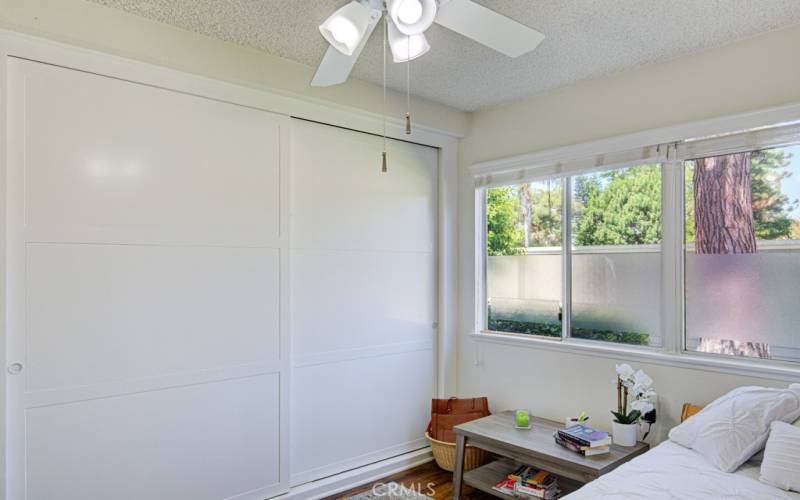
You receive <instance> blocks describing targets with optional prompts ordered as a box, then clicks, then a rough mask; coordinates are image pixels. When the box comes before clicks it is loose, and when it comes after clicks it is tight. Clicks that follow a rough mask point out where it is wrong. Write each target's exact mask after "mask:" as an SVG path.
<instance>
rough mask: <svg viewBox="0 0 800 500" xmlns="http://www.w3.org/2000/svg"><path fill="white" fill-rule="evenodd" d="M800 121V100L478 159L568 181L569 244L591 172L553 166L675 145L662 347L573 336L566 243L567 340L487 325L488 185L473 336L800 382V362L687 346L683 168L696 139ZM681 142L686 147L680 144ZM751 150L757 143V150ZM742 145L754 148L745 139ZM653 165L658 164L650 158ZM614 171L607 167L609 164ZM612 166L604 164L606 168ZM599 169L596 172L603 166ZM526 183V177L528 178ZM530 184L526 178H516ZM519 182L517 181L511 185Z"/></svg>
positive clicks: (666, 166) (479, 167)
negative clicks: (579, 192) (576, 186)
mask: <svg viewBox="0 0 800 500" xmlns="http://www.w3.org/2000/svg"><path fill="white" fill-rule="evenodd" d="M798 121H800V104H797V105H790V106H782V107H778V108H770V109H766V110H761V111H757V112H752V113H745V114H739V115H732V116H727V117H722V118H717V119H712V120H705V121H701V122H694V123H689V124H685V125H678V126H673V127H666V128H662V129H656V130H650V131H646V132H640V133H636V134H630V135H626V136H620V137H615V138H610V139H605V140H601V141H594V142H589V143H583V144H578V145H574V146H568V147H563V148H558V149H553V150H548V151H543V152H540V153H534V154H528V155H522V156H517V157H512V158H505V159H500V160H496V161H489V162H483V163H478V164H475V165H473V166H472V168H471V173H472V175H473V177H474V178H475V179H476V184H478V183H477V180H478V179H485V178H487V177H491V176H503V175H505V176H506V177H508V175H509V173H510V172H514V171H520V170H522V169H524V171H525V172H526V173H528V174H530V173H531V172H536V171H537V167H536V166H537V165H541V166H542V167H541V174H542V175H541V177H551V178H559V177H560V178H561V179H562V182H563V183H564V184H563V189H564V196H563V201H564V207H563V211H562V224H563V227H562V234H563V238H564V239H563V240H562V241H570V238H569V231H570V230H571V226H570V220H569V216H568V215H569V211H568V210H567V208H568V207H567V204H568V203H569V200H570V196H568V193H569V183H570V177H571V176H574V175H579V174H581V173H582V172H586V171H591V170H592V169H589V168H587V169H580V168H576V169H571V170H568V171H567V170H565V171H563V172H558V171H557V170H556V171H553V167H552V165H554V164H556V165H559V166H560V165H562V164H569V163H570V162H571V163H573V164H580V163H585V162H584V161H583V160H585V159H586V158H592V157H596V156H601V157H602V156H603V155H612V154H613V153H614V152H619V151H625V150H634V149H636V148H644V147H647V146H650V145H653V144H662V145H667V146H669V147H668V148H667V151H666V154H665V155H663V156H662V157H661V158H660V160H659V161H658V163H660V165H661V172H662V174H661V175H662V243H661V252H662V260H661V261H662V266H661V267H662V269H661V271H662V272H661V287H662V296H661V339H662V345H661V346H660V347H649V346H633V345H626V344H619V343H613V342H604V341H593V340H584V339H575V338H571V337H570V336H569V326H570V325H569V321H570V311H569V310H568V309H569V304H570V300H569V295H570V294H571V290H570V288H571V279H570V278H571V275H570V273H571V265H570V258H571V254H572V252H571V251H569V250H570V249H569V247H568V246H567V245H563V244H562V302H563V308H564V309H563V321H562V337H561V338H547V337H539V336H532V335H525V334H515V333H498V332H491V331H487V330H485V329H484V325H486V319H487V300H486V299H487V297H486V286H485V285H486V257H487V255H486V224H485V221H486V189H487V187H485V186H480V185H476V188H475V212H474V214H475V218H474V222H475V226H474V228H475V248H474V251H475V254H474V255H475V316H474V328H473V331H472V332H471V333H470V336H471V338H472V339H473V340H474V341H476V342H489V343H497V344H505V345H512V346H516V347H527V348H534V349H544V350H552V351H560V352H570V353H576V354H585V355H591V356H600V357H607V358H613V359H615V360H624V361H628V362H647V363H654V364H663V365H668V366H679V367H687V368H702V369H705V370H708V371H715V372H721V373H729V374H736V375H745V376H753V377H761V378H768V379H773V380H775V379H777V380H787V381H794V382H796V381H797V380H798V379H800V363H798V362H791V361H780V360H762V359H756V358H741V357H734V356H729V355H720V354H711V353H701V352H697V351H688V350H686V345H685V343H686V340H685V339H686V336H685V320H684V318H685V304H684V296H685V287H684V259H685V252H684V246H685V245H684V227H683V222H684V221H683V218H684V168H683V160H684V159H683V157H682V156H680V155H679V154H678V152H679V151H681V150H682V149H684V148H685V146H683V144H684V143H683V141H685V140H687V139H688V138H694V137H711V136H717V135H722V134H733V133H736V132H739V131H744V130H751V129H757V128H761V127H770V126H774V125H776V124H781V123H791V122H798ZM679 145H680V146H679ZM750 149H752V148H750ZM740 150H748V146H747V145H746V144H743V145H742V147H741V148H740ZM643 163H652V162H643ZM613 168H615V166H614V165H608V167H607V169H613ZM605 169H606V168H604V170H605ZM594 170H597V169H596V168H595V169H594ZM526 180H527V179H526ZM520 182H524V181H523V180H520V181H517V182H516V183H520ZM506 184H507V185H508V184H514V182H510V183H506Z"/></svg>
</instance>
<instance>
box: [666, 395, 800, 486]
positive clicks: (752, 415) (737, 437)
mask: <svg viewBox="0 0 800 500" xmlns="http://www.w3.org/2000/svg"><path fill="white" fill-rule="evenodd" d="M798 417H800V384H792V385H790V386H789V388H788V389H770V388H767V387H739V388H738V389H734V390H732V391H731V392H729V393H728V394H725V395H724V396H722V397H721V398H719V399H717V400H715V401H714V402H713V403H711V404H709V405H708V406H706V407H705V408H703V410H702V411H700V413H698V414H696V415H694V416H692V417H691V418H689V419H687V420H686V421H685V422H683V423H682V424H681V425H679V426H677V427H674V428H673V429H672V430H671V431H670V432H669V439H670V440H671V441H673V442H675V443H678V444H680V445H683V446H685V447H687V448H691V449H693V450H695V451H696V452H698V453H700V454H701V455H703V456H704V457H705V458H706V460H708V461H709V462H710V463H712V464H713V465H714V466H716V467H717V468H718V469H719V470H721V471H723V472H733V471H735V470H736V469H738V468H739V466H740V465H742V464H743V463H744V462H746V461H747V459H748V458H750V457H752V456H753V455H754V454H755V453H756V452H757V451H759V450H760V449H761V448H763V447H764V443H765V442H766V441H767V436H768V435H769V426H770V424H771V423H772V422H774V421H775V420H780V421H781V422H793V421H794V420H795V419H797V418H798Z"/></svg>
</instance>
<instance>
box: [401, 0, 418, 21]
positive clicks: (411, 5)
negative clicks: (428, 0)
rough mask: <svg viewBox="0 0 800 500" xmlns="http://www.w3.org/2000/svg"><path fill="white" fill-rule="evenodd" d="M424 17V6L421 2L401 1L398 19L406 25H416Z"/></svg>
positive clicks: (414, 0)
mask: <svg viewBox="0 0 800 500" xmlns="http://www.w3.org/2000/svg"><path fill="white" fill-rule="evenodd" d="M421 17H422V4H421V3H420V1H419V0H400V3H399V5H398V6H397V18H398V19H399V20H400V21H401V22H402V23H404V24H414V23H416V22H417V21H419V20H420V18H421Z"/></svg>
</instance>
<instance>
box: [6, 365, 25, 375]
mask: <svg viewBox="0 0 800 500" xmlns="http://www.w3.org/2000/svg"><path fill="white" fill-rule="evenodd" d="M8 373H10V374H11V375H19V374H20V373H22V363H11V364H10V365H8Z"/></svg>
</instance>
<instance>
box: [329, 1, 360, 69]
mask: <svg viewBox="0 0 800 500" xmlns="http://www.w3.org/2000/svg"><path fill="white" fill-rule="evenodd" d="M370 17H371V11H370V9H369V8H368V7H366V6H364V5H362V4H361V3H359V2H356V1H353V2H350V3H348V4H347V5H344V6H343V7H342V8H340V9H339V10H337V11H336V12H334V13H333V14H331V15H330V17H328V19H326V20H325V22H323V23H322V24H320V25H319V32H320V33H322V36H323V37H324V38H325V40H327V41H328V43H329V44H331V46H333V47H334V48H335V49H336V50H338V51H339V52H341V53H342V54H345V55H348V56H349V55H352V54H353V52H354V51H355V49H356V47H358V45H359V44H360V43H361V41H362V40H363V39H364V34H365V33H366V31H367V27H368V26H369V22H370Z"/></svg>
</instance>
